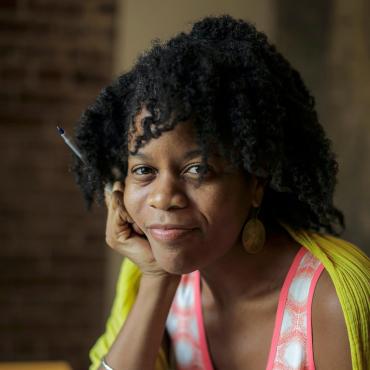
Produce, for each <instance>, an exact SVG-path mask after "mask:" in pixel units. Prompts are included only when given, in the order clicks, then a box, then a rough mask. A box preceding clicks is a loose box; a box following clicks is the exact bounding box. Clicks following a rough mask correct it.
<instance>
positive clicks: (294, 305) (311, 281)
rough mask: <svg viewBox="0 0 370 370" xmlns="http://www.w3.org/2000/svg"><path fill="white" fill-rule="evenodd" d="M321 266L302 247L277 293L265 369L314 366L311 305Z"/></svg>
mask: <svg viewBox="0 0 370 370" xmlns="http://www.w3.org/2000/svg"><path fill="white" fill-rule="evenodd" d="M323 269H324V266H323V265H322V263H321V262H320V261H319V260H318V259H317V258H316V257H314V256H313V255H312V254H311V252H310V251H309V250H307V249H306V248H304V247H301V249H300V250H299V252H298V253H297V255H296V257H295V258H294V260H293V262H292V264H291V267H290V269H289V272H288V274H287V276H286V278H285V281H284V284H283V287H282V289H281V291H280V295H279V303H278V308H277V313H276V319H275V327H274V334H273V338H272V342H271V348H270V354H269V359H268V363H267V368H266V370H277V369H279V370H314V369H315V364H314V359H313V348H312V324H311V309H312V299H313V294H314V290H315V287H316V284H317V281H318V279H319V277H320V274H321V272H322V271H323Z"/></svg>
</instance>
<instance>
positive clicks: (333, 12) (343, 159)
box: [275, 0, 370, 253]
mask: <svg viewBox="0 0 370 370" xmlns="http://www.w3.org/2000/svg"><path fill="white" fill-rule="evenodd" d="M275 4H276V11H277V12H276V17H277V18H276V36H275V41H276V44H277V47H278V48H279V50H281V51H282V53H283V54H284V55H285V56H286V57H287V58H288V59H289V60H290V61H291V63H292V64H293V65H294V66H295V67H296V68H297V69H298V70H299V71H300V72H301V74H302V76H303V78H304V80H305V82H306V84H307V86H308V87H309V89H310V90H311V92H312V93H313V95H314V96H315V98H316V103H317V109H318V113H319V117H320V121H321V123H322V124H323V126H324V128H325V130H326V131H327V133H328V135H329V137H330V138H331V140H332V143H333V149H334V151H335V153H336V154H337V160H338V162H339V176H338V186H337V192H336V195H335V203H336V205H337V206H338V207H339V208H340V209H341V210H342V211H343V212H344V214H345V217H346V224H347V230H346V231H345V233H344V234H343V238H345V239H347V240H349V241H351V242H353V243H355V244H357V245H358V246H359V247H361V248H362V249H364V250H365V251H366V252H367V253H370V244H369V240H370V212H369V204H370V192H369V188H370V175H369V170H370V165H369V163H370V124H369V117H370V105H369V102H370V43H369V39H370V34H369V24H370V19H369V15H370V12H369V10H370V5H369V3H368V1H366V0H356V1H352V2H350V1H343V0H301V1H294V0H276V2H275Z"/></svg>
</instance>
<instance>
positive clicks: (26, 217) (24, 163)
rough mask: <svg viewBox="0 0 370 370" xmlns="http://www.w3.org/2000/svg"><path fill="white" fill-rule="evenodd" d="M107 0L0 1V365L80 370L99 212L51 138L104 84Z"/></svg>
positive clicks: (100, 228) (97, 313) (108, 63)
mask: <svg viewBox="0 0 370 370" xmlns="http://www.w3.org/2000/svg"><path fill="white" fill-rule="evenodd" d="M114 3H115V1H114V0H100V1H99V0H89V1H82V0H79V1H77V0H63V1H59V0H1V1H0V143H1V145H0V163H1V170H2V174H1V181H0V243H1V248H0V291H1V294H0V361H13V360H17V361H21V360H57V359H62V360H66V361H69V362H70V363H71V364H72V366H73V369H75V370H82V369H86V368H87V366H88V349H89V348H90V347H91V345H92V344H93V343H94V341H95V340H96V339H97V336H98V335H99V333H100V332H101V330H102V329H103V321H102V309H103V302H102V301H103V283H104V266H105V246H104V222H105V220H104V219H105V212H104V210H103V209H102V208H100V209H99V208H97V207H95V211H93V212H92V213H87V212H86V211H85V208H84V204H83V201H82V197H81V195H80V193H79V191H78V189H77V187H76V186H75V184H74V180H73V178H72V176H71V174H70V173H69V172H68V166H69V164H70V160H71V154H70V153H69V151H68V150H67V148H66V147H65V145H64V144H63V143H62V141H61V139H60V138H59V137H58V136H57V133H56V124H57V123H61V124H62V125H63V127H65V128H66V130H68V131H69V132H72V127H73V125H74V122H75V121H76V120H77V119H78V117H79V115H80V114H81V112H82V110H83V109H84V108H85V107H86V106H87V104H89V103H90V102H91V101H92V100H93V98H94V97H95V96H96V95H97V93H98V92H99V90H100V89H101V88H102V87H103V86H104V85H105V84H106V83H107V82H109V80H110V78H111V74H112V41H113V24H112V23H113V22H112V19H113V13H114V8H115V4H114Z"/></svg>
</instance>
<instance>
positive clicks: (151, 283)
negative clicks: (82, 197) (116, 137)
mask: <svg viewBox="0 0 370 370" xmlns="http://www.w3.org/2000/svg"><path fill="white" fill-rule="evenodd" d="M114 189H116V190H114ZM113 190H114V191H113V193H111V192H106V205H107V208H108V217H107V226H106V242H107V244H108V245H109V246H110V247H111V248H112V249H114V250H116V251H117V252H119V253H120V254H122V255H124V256H126V257H128V259H126V260H125V262H124V265H123V268H122V270H121V273H120V277H119V281H118V284H117V292H116V298H115V302H114V307H113V310H112V314H111V317H110V318H109V320H108V324H107V333H106V334H104V335H103V336H102V337H101V338H100V339H99V341H98V342H97V343H96V345H95V346H94V348H93V349H92V351H90V357H91V359H92V361H93V364H92V366H91V367H90V369H93V370H95V369H97V367H98V366H99V363H100V360H101V358H102V357H103V355H104V354H106V353H107V351H108V349H110V351H109V353H108V354H106V355H105V357H106V362H107V363H108V365H109V366H111V367H112V368H117V369H119V370H120V369H124V370H125V369H126V368H129V369H130V370H131V369H142V368H143V367H144V368H145V369H152V368H153V369H154V366H155V365H154V364H155V359H156V357H157V354H158V350H159V346H160V343H161V340H162V337H163V332H164V326H165V321H166V318H167V314H168V311H169V308H170V305H171V303H172V300H173V297H174V295H175V292H176V289H177V286H178V284H179V282H180V279H181V276H178V275H173V274H169V273H167V272H166V271H164V270H162V268H161V267H160V266H159V265H157V262H156V260H155V259H154V256H153V253H152V251H151V246H150V244H149V242H148V240H147V238H146V236H145V235H144V233H143V232H142V231H141V230H140V229H139V228H138V227H137V225H136V224H135V223H134V221H133V220H132V219H131V217H130V216H129V215H128V213H127V211H126V209H125V206H124V204H123V191H124V188H123V184H121V183H119V182H116V183H115V184H114V186H113ZM130 260H131V261H132V262H134V263H132V262H131V261H130ZM140 275H141V279H140ZM122 324H123V325H122ZM110 329H112V330H110ZM113 341H114V342H113ZM163 357H164V352H163V351H161V352H160V362H158V363H157V365H158V368H159V367H160V368H162V366H161V362H166V359H163ZM100 368H101V367H100Z"/></svg>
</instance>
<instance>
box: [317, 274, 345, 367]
mask: <svg viewBox="0 0 370 370" xmlns="http://www.w3.org/2000/svg"><path fill="white" fill-rule="evenodd" d="M312 337H313V353H314V361H315V366H316V370H321V369H336V370H350V369H352V362H351V353H350V346H349V339H348V333H347V327H346V324H345V320H344V315H343V310H342V307H341V304H340V302H339V299H338V295H337V293H336V290H335V287H334V284H333V282H332V280H331V278H330V276H329V274H328V272H327V271H326V270H325V269H324V270H323V271H322V273H321V275H320V278H319V280H318V282H317V285H316V288H315V293H314V297H313V301H312Z"/></svg>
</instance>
